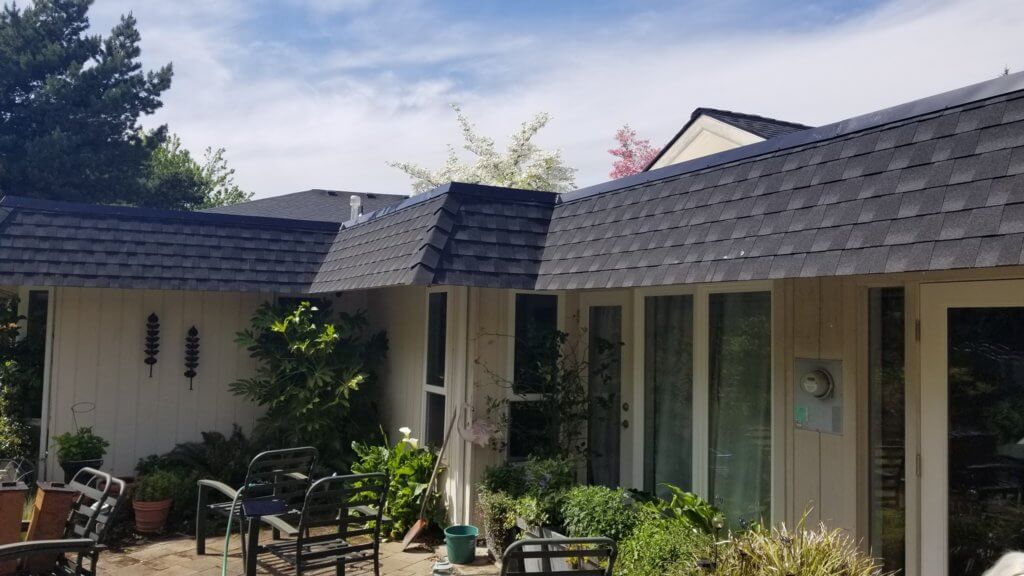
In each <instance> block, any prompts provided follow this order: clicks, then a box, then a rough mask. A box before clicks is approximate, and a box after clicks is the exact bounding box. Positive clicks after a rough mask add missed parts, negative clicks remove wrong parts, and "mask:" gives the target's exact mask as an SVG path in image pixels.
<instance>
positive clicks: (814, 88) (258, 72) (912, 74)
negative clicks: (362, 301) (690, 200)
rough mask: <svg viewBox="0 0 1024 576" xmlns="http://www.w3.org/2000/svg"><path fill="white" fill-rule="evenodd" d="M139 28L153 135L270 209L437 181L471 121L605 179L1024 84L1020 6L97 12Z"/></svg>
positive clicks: (726, 2)
mask: <svg viewBox="0 0 1024 576" xmlns="http://www.w3.org/2000/svg"><path fill="white" fill-rule="evenodd" d="M128 11H132V12H133V13H134V14H135V16H136V17H137V18H138V20H139V27H140V30H141V33H142V36H143V60H144V63H145V64H146V65H147V66H150V67H156V66H158V65H160V64H163V63H166V62H168V61H172V62H173V63H174V66H175V79H174V85H173V87H172V88H171V90H170V91H169V92H168V93H167V95H166V97H165V99H164V101H165V107H164V109H163V110H161V111H160V112H159V113H158V114H157V115H156V116H155V117H153V118H149V119H147V120H146V123H147V124H156V123H163V122H166V123H168V124H169V125H170V127H171V129H172V130H173V131H175V132H177V133H178V134H179V135H180V136H181V137H182V139H183V141H184V142H185V144H186V145H187V146H188V147H189V148H191V149H193V150H194V151H201V150H202V149H203V148H205V147H206V146H224V147H226V148H227V157H228V159H229V161H230V162H231V164H232V165H233V166H234V167H235V168H236V170H237V178H238V181H239V182H240V183H241V184H242V185H243V186H244V187H246V188H247V189H250V190H253V191H255V192H256V193H257V195H258V196H269V195H275V194H282V193H286V192H292V191H296V190H301V189H306V188H311V187H323V188H337V189H345V190H360V191H378V192H406V191H407V190H408V182H407V180H406V178H405V176H404V175H403V174H401V173H399V172H397V171H396V170H394V169H392V168H389V167H388V166H387V165H386V162H387V161H389V160H400V161H413V162H417V163H420V164H423V165H427V166H434V165H437V164H439V163H440V162H441V161H442V159H443V157H444V154H445V145H446V144H448V143H457V142H458V131H457V128H456V126H455V123H454V117H453V115H452V113H451V111H450V109H449V105H450V104H452V103H458V104H460V105H461V106H462V107H463V109H464V110H465V111H466V112H467V114H468V115H469V116H470V117H471V118H472V119H473V120H474V121H475V122H476V124H477V125H478V126H479V127H480V129H481V131H483V132H485V133H486V134H488V135H491V136H493V137H495V138H496V139H498V140H499V142H500V141H501V139H502V138H504V136H505V135H507V134H509V133H511V132H512V131H513V130H514V129H515V128H516V127H517V126H518V124H519V123H521V122H523V121H525V120H527V119H528V118H530V117H531V116H532V115H533V114H534V113H536V112H539V111H545V112H548V113H550V114H551V116H552V121H551V124H550V125H549V126H548V128H546V129H545V131H544V132H543V133H542V134H541V136H540V137H539V140H540V142H541V143H542V144H543V145H544V146H545V147H549V148H558V149H560V150H561V151H562V153H563V155H564V157H565V158H566V160H567V162H568V163H569V164H570V165H572V166H575V167H577V168H578V169H579V172H578V175H577V183H578V184H580V185H588V184H593V183H597V182H600V181H602V180H604V179H606V175H607V172H608V170H609V168H610V163H611V158H610V156H609V155H608V154H607V149H608V148H609V147H611V146H612V145H613V141H612V139H611V136H612V134H614V132H615V130H616V129H617V128H618V127H619V126H621V125H622V124H624V123H629V124H631V125H632V126H634V127H635V128H636V129H637V130H638V131H639V132H640V133H641V135H643V136H646V137H649V138H650V139H651V140H652V141H654V142H655V143H657V144H660V143H663V142H664V141H666V140H667V139H668V138H669V137H671V135H672V134H674V133H675V132H676V130H678V129H679V127H680V126H681V125H682V124H683V123H684V122H685V121H686V120H687V118H688V117H689V113H690V111H691V110H692V109H693V108H695V107H698V106H711V107H720V108H729V109H734V110H739V111H743V112H750V113H755V114H763V115H769V116H775V117H779V118H783V119H787V120H793V121H798V122H804V123H809V124H821V123H826V122H830V121H835V120H839V119H842V118H845V117H848V116H851V115H855V114H859V113H864V112H870V111H872V110H875V109H878V108H881V107H884V106H888V105H893V104H897V103H900V102H903V101H906V100H909V99H913V98H917V97H923V96H927V95H930V94H933V93H936V92H939V91H943V90H948V89H952V88H956V87H958V86H962V85H965V84H969V83H973V82H978V81H981V80H985V79H988V78H991V77H994V76H996V75H997V74H998V73H999V72H1000V71H1001V70H1002V68H1003V66H1009V67H1010V68H1011V69H1014V70H1020V69H1024V35H1022V34H1021V33H1020V30H1024V3H1022V2H1019V1H1016V0H935V1H927V0H859V1H858V0H852V1H840V0H827V1H817V2H781V1H778V2H772V1H767V0H760V1H758V0H719V1H706V2H697V1H694V0H683V1H674V2H670V1H665V0H647V1H641V0H619V1H617V2H610V1H603V0H503V1H499V0H476V1H471V0H451V1H440V0H433V1H430V0H276V1H271V0H175V1H174V2H163V1H159V0H96V5H95V7H94V9H93V24H94V27H95V28H96V29H97V30H99V31H106V30H108V29H109V27H110V26H111V25H112V24H113V22H114V21H115V20H116V18H117V16H118V15H119V14H121V13H124V12H128Z"/></svg>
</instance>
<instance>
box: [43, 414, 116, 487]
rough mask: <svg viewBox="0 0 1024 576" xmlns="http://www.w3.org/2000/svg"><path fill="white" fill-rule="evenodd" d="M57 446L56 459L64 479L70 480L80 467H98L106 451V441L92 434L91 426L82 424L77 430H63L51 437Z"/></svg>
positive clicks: (108, 443) (101, 463)
mask: <svg viewBox="0 0 1024 576" xmlns="http://www.w3.org/2000/svg"><path fill="white" fill-rule="evenodd" d="M53 443H54V444H55V445H56V446H57V461H58V462H60V467H61V468H62V469H63V470H64V481H65V482H71V479H72V478H74V477H75V474H76V473H77V472H78V471H79V470H81V469H82V468H86V467H88V468H99V467H100V466H102V465H103V456H104V455H105V454H106V453H107V447H108V446H110V442H107V441H106V440H105V439H103V438H102V437H101V436H97V435H96V434H93V432H92V427H91V426H83V427H81V428H79V429H78V431H77V432H74V433H71V432H65V433H63V434H58V435H57V436H54V437H53Z"/></svg>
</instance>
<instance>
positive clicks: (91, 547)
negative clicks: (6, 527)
mask: <svg viewBox="0 0 1024 576" xmlns="http://www.w3.org/2000/svg"><path fill="white" fill-rule="evenodd" d="M98 554H99V546H98V545H97V544H96V543H95V542H93V541H92V540H90V539H89V538H71V539H64V540H33V541H30V542H17V543H15V544H5V545H3V546H0V564H3V563H5V562H8V561H16V562H18V566H19V568H18V569H16V570H15V572H14V574H40V575H43V574H45V575H65V574H66V575H78V574H85V572H79V571H77V570H76V569H75V568H74V567H76V566H84V565H85V563H86V562H85V560H86V559H87V558H90V559H92V562H93V566H95V558H96V555H98ZM39 556H51V557H55V558H63V559H68V558H73V559H74V561H73V562H71V563H58V562H56V561H55V562H54V565H53V566H52V567H51V568H50V569H44V570H32V571H31V572H30V571H28V570H24V569H22V568H21V567H22V566H23V564H22V562H24V561H26V560H29V559H32V558H36V557H39Z"/></svg>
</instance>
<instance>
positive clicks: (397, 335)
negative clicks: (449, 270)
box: [366, 286, 427, 440]
mask: <svg viewBox="0 0 1024 576" xmlns="http://www.w3.org/2000/svg"><path fill="white" fill-rule="evenodd" d="M426 306H427V289H426V288H425V287H423V286H402V287H397V288H385V289H381V290H373V291H370V292H368V293H367V296H366V307H367V310H368V311H369V314H370V322H371V324H372V325H373V327H374V328H375V329H377V330H386V331H387V335H388V356H387V360H386V361H385V364H384V368H383V370H382V371H381V388H382V389H381V403H380V409H381V418H382V420H383V422H382V425H383V426H384V430H385V432H387V433H388V435H389V436H390V437H391V439H392V440H394V439H396V438H399V437H400V435H399V432H398V429H399V428H401V427H402V426H408V427H409V428H412V429H413V430H415V431H416V433H417V434H419V433H421V431H422V430H423V425H422V419H423V415H422V404H423V380H424V370H425V369H426V367H425V356H424V354H426V330H427V328H426V320H427V309H426Z"/></svg>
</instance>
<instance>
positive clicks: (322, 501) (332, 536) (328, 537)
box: [263, 473, 390, 576]
mask: <svg viewBox="0 0 1024 576" xmlns="http://www.w3.org/2000/svg"><path fill="white" fill-rule="evenodd" d="M387 493H388V477H387V475H385V474H380V473H374V474H353V475H349V476H329V477H327V478H321V479H320V480H317V481H316V482H314V483H313V485H312V486H310V487H309V492H307V493H306V499H305V502H303V505H302V511H301V512H300V513H299V514H298V518H297V520H298V522H297V524H293V523H291V522H289V520H295V518H294V517H292V518H289V517H287V516H275V517H272V518H271V519H270V520H269V523H270V524H271V525H273V526H275V527H276V528H277V529H278V530H280V531H281V532H282V533H283V534H285V535H286V536H287V537H288V538H289V539H288V540H284V541H281V542H273V543H270V544H267V545H265V546H264V547H263V551H266V552H269V553H271V554H273V555H274V556H276V557H278V558H280V559H281V560H282V561H283V562H285V563H286V564H288V565H289V566H292V567H294V568H295V573H296V576H302V574H303V573H305V572H306V571H307V570H312V569H315V568H322V567H327V566H334V567H335V572H336V573H337V575H338V576H343V575H344V574H345V566H346V565H347V564H353V563H356V562H367V561H372V562H373V573H374V574H375V575H376V576H380V532H381V525H382V524H386V523H388V522H389V521H390V520H389V519H388V518H387V517H386V516H384V514H383V510H384V504H385V500H386V498H387ZM354 538H355V539H358V540H353V539H354Z"/></svg>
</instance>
